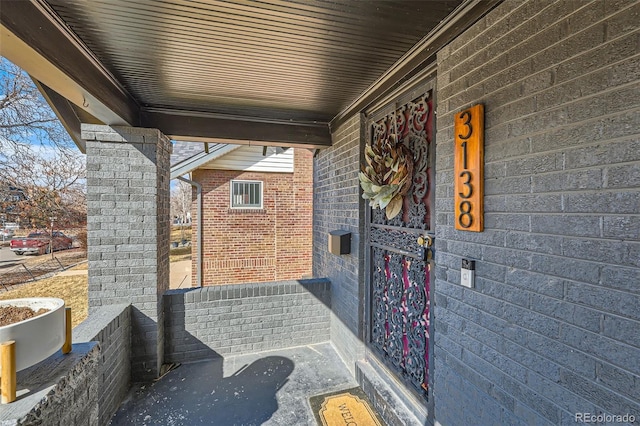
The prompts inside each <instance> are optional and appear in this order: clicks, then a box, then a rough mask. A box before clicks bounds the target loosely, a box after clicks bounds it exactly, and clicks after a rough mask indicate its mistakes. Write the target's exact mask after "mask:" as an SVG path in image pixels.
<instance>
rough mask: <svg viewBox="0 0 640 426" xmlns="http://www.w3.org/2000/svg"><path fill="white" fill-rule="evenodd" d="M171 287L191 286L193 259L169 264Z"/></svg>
mask: <svg viewBox="0 0 640 426" xmlns="http://www.w3.org/2000/svg"><path fill="white" fill-rule="evenodd" d="M169 268H170V276H169V288H170V289H174V288H188V287H191V259H189V260H181V261H179V262H172V263H170V264H169Z"/></svg>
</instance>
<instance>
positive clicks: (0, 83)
mask: <svg viewBox="0 0 640 426" xmlns="http://www.w3.org/2000/svg"><path fill="white" fill-rule="evenodd" d="M26 141H29V142H31V143H34V142H36V143H40V144H44V145H57V146H62V147H71V146H72V143H71V140H70V138H69V136H68V134H67V133H66V131H65V130H64V127H62V125H61V124H60V122H59V121H58V119H57V117H56V115H55V114H54V113H53V111H52V110H51V108H50V107H49V105H48V104H47V102H46V101H45V99H44V98H43V97H42V95H41V94H40V92H39V91H38V89H37V88H36V86H35V84H34V83H33V81H32V80H31V77H29V75H28V74H27V73H25V72H24V71H23V70H22V69H21V68H19V67H17V66H16V65H14V64H12V63H11V62H9V61H8V60H7V59H6V58H4V57H3V58H1V59H0V152H5V151H6V149H7V148H8V147H10V146H12V147H13V148H17V145H18V144H20V143H22V142H26Z"/></svg>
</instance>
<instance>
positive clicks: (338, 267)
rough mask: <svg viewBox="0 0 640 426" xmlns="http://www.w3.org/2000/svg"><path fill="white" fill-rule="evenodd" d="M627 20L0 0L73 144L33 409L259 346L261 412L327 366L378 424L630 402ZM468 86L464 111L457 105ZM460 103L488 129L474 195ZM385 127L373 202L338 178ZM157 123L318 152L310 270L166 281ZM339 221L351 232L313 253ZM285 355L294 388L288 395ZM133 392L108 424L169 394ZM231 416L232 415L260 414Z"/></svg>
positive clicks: (472, 2)
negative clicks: (71, 277)
mask: <svg viewBox="0 0 640 426" xmlns="http://www.w3.org/2000/svg"><path fill="white" fill-rule="evenodd" d="M638 13H639V12H638V3H637V2H631V1H629V2H607V1H604V0H596V1H594V2H589V3H582V2H564V1H562V0H558V1H537V0H522V1H517V2H516V1H513V2H512V1H498V0H496V1H476V0H455V1H425V2H420V1H387V2H365V1H363V2H352V1H347V0H345V1H333V2H324V1H284V2H281V1H275V0H274V1H265V2H254V1H241V0H238V1H217V0H209V1H201V2H183V1H166V2H131V1H116V0H113V1H107V2H83V1H58V0H47V1H45V0H30V1H23V2H4V3H3V4H2V9H1V10H0V23H1V24H2V25H1V26H0V31H1V33H0V35H1V37H2V38H1V44H0V47H1V50H2V54H3V55H4V56H6V57H7V58H8V59H10V60H11V61H12V62H14V63H16V64H17V65H19V66H20V67H22V68H23V69H25V70H26V71H27V72H28V73H29V74H30V75H31V76H32V78H33V79H34V81H35V82H36V84H37V85H38V86H39V88H40V90H41V92H42V93H43V95H44V96H45V97H46V99H47V100H48V101H49V103H50V104H51V105H52V107H53V108H54V110H55V111H56V113H57V115H58V116H59V117H60V119H61V120H62V122H63V123H64V125H65V127H66V129H67V130H68V132H69V134H70V135H71V137H72V138H73V139H74V141H75V142H76V144H77V145H78V147H79V148H80V149H81V150H83V151H84V152H86V153H87V170H88V176H87V185H88V193H87V200H88V212H89V213H88V242H89V251H88V258H89V272H88V275H89V305H90V317H89V319H88V320H87V321H86V322H85V323H83V324H82V325H81V326H80V327H79V328H78V329H77V330H76V331H75V332H74V341H75V342H76V343H77V345H78V346H77V348H78V350H77V351H76V355H74V356H76V357H77V359H79V360H80V361H79V364H74V367H72V371H76V372H78V374H77V376H76V379H77V380H76V381H75V382H73V383H74V385H73V386H71V387H72V388H73V389H72V391H70V390H69V387H66V388H65V387H64V386H63V387H62V388H60V393H59V395H60V398H58V399H56V398H53V397H51V399H50V401H52V403H51V404H49V405H48V407H49V408H47V407H45V406H43V405H38V410H40V411H38V412H39V413H40V415H41V416H42V417H43V419H44V420H45V421H49V422H51V423H55V422H57V421H58V420H59V418H60V417H59V411H56V410H59V408H56V407H59V406H64V405H65V404H69V399H71V400H73V403H72V404H74V406H77V407H79V408H78V409H76V410H75V411H74V413H75V414H74V415H75V416H76V417H70V420H69V421H70V422H71V423H73V422H76V423H85V422H87V423H89V424H106V423H107V422H108V420H109V419H111V418H112V415H113V414H114V413H116V411H118V408H119V407H120V405H121V402H122V401H123V399H124V397H125V395H127V393H128V392H129V389H130V386H131V384H132V383H143V382H147V383H149V382H151V381H153V380H155V379H157V378H159V377H161V376H164V377H163V379H161V381H160V382H157V383H156V387H155V388H153V389H152V390H151V391H150V393H149V394H148V395H147V396H146V397H143V398H142V399H139V400H138V403H139V404H141V405H137V407H138V408H139V407H141V406H145V404H149V401H151V400H154V398H155V397H154V395H156V396H159V395H160V394H154V392H155V390H158V391H160V390H161V389H163V386H168V391H169V393H171V392H173V390H172V389H173V387H172V386H173V385H171V383H175V381H176V380H181V379H182V377H181V378H180V379H178V377H180V369H177V370H172V371H169V372H168V373H167V371H168V370H171V366H172V365H175V364H177V363H183V364H184V366H185V367H187V365H186V363H191V362H198V363H197V364H196V363H194V364H189V366H188V367H187V368H184V369H183V370H182V371H185V372H186V371H191V372H192V373H193V375H192V376H191V377H197V378H200V379H202V380H203V383H200V384H207V383H208V384H210V385H211V384H213V383H214V382H215V383H216V384H215V385H214V387H215V386H218V384H219V385H220V386H223V385H224V384H225V383H227V382H229V381H230V380H231V379H230V378H231V377H235V376H239V375H241V374H240V373H241V371H240V370H238V369H237V368H235V367H236V366H238V365H240V364H242V365H245V364H247V365H249V366H252V365H253V366H255V365H258V366H259V365H262V367H264V366H265V365H267V364H269V363H270V362H272V361H273V362H275V363H276V364H277V365H278V366H279V367H274V368H272V371H274V372H275V373H274V374H275V375H276V376H278V377H275V379H274V380H273V381H271V382H268V383H266V382H265V383H263V385H264V389H263V390H267V391H268V390H269V389H271V390H272V391H274V392H272V393H273V394H274V395H276V405H277V406H278V409H277V410H275V411H274V410H273V407H272V406H273V404H274V400H273V399H272V398H271V396H272V395H271V393H269V392H267V393H266V394H264V395H263V396H264V397H265V398H266V399H265V400H264V401H263V402H264V403H265V404H266V405H268V406H269V405H270V406H271V408H269V407H267V408H266V409H265V410H266V411H264V412H265V413H266V412H270V413H271V414H272V416H275V417H269V419H271V420H269V419H267V418H266V417H265V418H264V419H262V417H261V418H260V419H256V420H255V423H257V424H260V423H263V422H267V421H272V422H273V424H278V423H277V422H279V421H280V420H282V421H289V419H290V417H289V414H288V413H287V412H286V411H280V410H281V409H285V410H286V407H287V404H289V403H291V404H292V406H296V407H298V406H302V405H304V404H307V397H308V396H312V394H313V393H314V392H316V391H318V392H319V393H322V392H325V391H326V392H332V391H336V390H340V388H342V386H344V388H347V387H355V386H359V387H360V388H361V389H362V390H364V392H365V394H366V395H367V397H368V398H369V400H370V401H371V404H372V406H373V408H374V410H375V411H377V412H378V414H379V415H380V416H381V418H382V419H383V421H384V422H386V423H388V424H407V425H408V424H420V425H425V424H443V425H456V424H482V425H484V424H487V425H489V424H569V423H573V422H575V421H577V420H576V418H575V416H574V414H575V413H608V414H611V415H617V414H620V415H624V414H625V413H626V414H632V415H638V416H640V393H639V390H638V389H639V384H640V370H638V364H637V362H636V361H637V359H638V356H639V354H640V342H639V341H638V339H637V333H635V334H634V332H633V330H636V329H637V326H638V325H640V317H639V316H638V312H640V311H639V310H638V309H636V307H637V306H640V298H639V297H640V296H639V295H638V290H637V283H638V282H640V281H639V280H640V264H639V263H638V258H639V257H638V253H640V245H639V244H640V243H639V242H638V236H639V235H640V234H639V233H638V232H639V228H638V223H639V222H638V220H639V216H638V215H639V212H640V204H639V202H638V200H639V195H640V190H639V188H640V182H639V181H638V179H637V176H638V167H640V157H638V154H637V153H638V152H640V150H639V149H638V134H639V133H638V129H640V123H639V122H638V117H639V116H640V114H638V112H639V111H640V110H639V106H638V103H637V96H635V95H636V94H637V91H638V71H637V70H638V69H640V68H639V67H638V63H639V59H638V58H639V56H638V53H639V52H638V44H637V36H638V26H637V15H638ZM634 19H636V20H634ZM478 104H482V105H484V111H485V113H486V115H485V116H484V117H483V118H484V119H483V120H482V125H481V126H478V125H477V122H475V121H474V122H473V124H472V122H471V116H470V115H469V117H468V118H469V119H468V120H467V121H466V122H464V115H463V116H460V114H461V111H463V112H466V111H468V110H469V108H470V107H472V106H474V105H478ZM474 111H475V110H474ZM409 118H410V119H411V120H412V121H411V124H412V125H413V127H412V128H411V129H410V130H406V131H405V130H403V129H408V127H409V125H408V124H407V123H408V122H409V120H408V119H409ZM456 122H462V123H463V125H465V126H467V127H466V129H467V130H468V135H471V133H472V132H473V131H475V130H478V129H479V128H482V132H483V133H482V134H483V137H484V145H483V147H484V148H482V149H483V150H484V151H482V152H483V155H484V157H482V156H481V157H480V158H481V165H482V168H481V170H483V172H484V176H483V175H482V173H481V174H480V181H479V182H478V187H473V188H472V187H471V186H466V187H465V186H463V187H462V188H467V191H462V190H461V189H460V187H459V186H454V181H456V180H459V179H458V178H460V176H462V177H464V176H465V175H460V176H458V175H457V174H456V173H455V172H454V171H457V168H458V167H459V164H458V162H459V160H458V158H457V156H458V153H459V152H460V148H459V147H460V146H461V145H460V144H459V143H458V142H459V141H460V138H461V137H462V136H460V132H459V131H458V130H459V129H458V128H456V127H455V124H454V123H456ZM403 126H404V127H403ZM474 126H475V127H474ZM399 129H400V130H399ZM473 129H475V130H473ZM382 134H383V135H387V136H385V138H384V140H385V141H387V142H388V141H393V143H394V144H396V145H394V146H395V147H396V148H397V149H398V150H401V151H403V152H405V151H404V150H408V151H407V152H409V154H406V157H407V158H409V159H411V162H412V167H413V168H410V170H411V171H412V173H413V175H412V176H411V178H410V179H409V183H410V185H408V187H409V186H410V189H408V191H407V192H406V194H402V196H403V197H404V198H402V197H401V199H397V200H396V201H397V202H396V203H395V206H394V208H395V210H396V212H395V213H396V214H395V215H386V216H385V212H384V211H383V210H374V209H371V208H370V207H369V206H368V204H367V202H366V201H365V200H363V199H362V196H361V195H362V190H361V185H360V180H359V177H358V173H359V171H360V167H361V165H362V164H365V163H366V153H367V151H366V150H365V145H367V144H369V145H371V144H373V143H374V142H375V141H376V140H377V139H376V138H377V137H379V135H382ZM463 139H465V138H463ZM172 140H181V141H190V142H198V143H233V144H248V145H260V146H277V147H297V148H307V149H310V150H313V151H314V153H315V156H314V158H315V159H314V199H313V204H314V206H313V241H312V244H313V275H314V278H313V279H310V280H297V281H284V282H283V281H280V282H273V283H260V284H241V285H222V286H211V287H207V286H206V283H204V284H205V286H204V287H202V288H195V289H187V290H169V288H168V280H169V263H168V256H169V243H170V242H169V181H170V175H169V169H170V165H169V156H170V154H171V150H172V143H171V141H172ZM400 146H403V148H400ZM465 147H466V145H465ZM454 148H455V149H454ZM465 152H466V151H465ZM403 155H404V154H403ZM465 155H466V154H465ZM394 158H395V157H394ZM465 158H466V157H465ZM408 161H409V160H407V162H408ZM464 164H465V166H464V167H465V169H466V160H465V163H464ZM474 173H476V170H474ZM466 176H469V180H467V181H466V182H464V181H463V182H458V183H456V185H470V182H471V174H469V175H466ZM363 188H364V187H363ZM478 189H480V192H478ZM482 191H484V192H482ZM465 192H466V193H467V195H468V197H471V195H472V194H473V195H474V196H476V195H477V194H478V193H480V194H482V195H480V199H479V201H478V202H479V203H480V204H479V205H480V207H481V208H483V209H484V210H483V214H484V216H480V217H477V216H474V217H475V218H476V219H474V220H479V221H481V222H482V225H483V227H482V226H481V227H479V228H476V229H475V230H476V231H479V232H469V230H468V229H461V228H460V226H458V225H459V222H460V220H461V219H460V217H461V216H464V215H465V214H470V212H471V210H470V209H471V207H465V208H467V210H461V207H460V205H458V204H457V203H458V198H457V197H458V196H459V194H460V193H462V194H464V193H465ZM418 194H419V195H418ZM395 195H397V194H395ZM394 198H395V197H394ZM454 200H456V201H455V202H454ZM462 202H463V203H464V202H465V201H462ZM454 203H455V205H454ZM385 205H387V204H385ZM465 206H466V205H465ZM469 206H471V204H469ZM474 206H475V207H477V204H474ZM475 207H474V208H475ZM389 210H390V209H389ZM474 213H475V210H474ZM464 217H465V218H466V216H464ZM462 223H463V225H464V224H466V225H468V226H470V225H471V224H472V220H471V219H465V221H463V222H462ZM474 226H475V223H474ZM462 228H465V226H462ZM333 231H341V233H342V234H350V240H349V241H348V243H347V245H346V247H340V249H339V250H337V251H336V250H333V249H329V248H328V247H327V245H328V244H327V243H328V238H329V235H330V234H331V233H332V232H333ZM416 237H418V238H416ZM434 239H435V244H433V245H431V243H432V242H433V241H434ZM427 240H428V242H429V243H427V242H426V241H427ZM603 248H606V249H604V250H603ZM198 255H202V254H200V253H199V254H198ZM471 261H473V262H475V263H470V262H471ZM461 263H462V265H463V267H461ZM466 265H474V266H473V267H471V266H467V268H471V269H467V268H464V266H466ZM474 268H475V269H474ZM463 269H465V270H466V272H464V271H463ZM469 271H473V272H471V273H472V274H473V277H474V280H472V281H471V282H469V281H468V280H466V281H464V282H463V280H462V275H463V274H464V273H469ZM467 278H468V277H467ZM92 342H94V343H92ZM95 342H99V343H98V344H96V343H95ZM296 348H297V349H296ZM262 354H265V355H264V357H263V356H262ZM296 357H299V358H298V359H299V360H300V366H301V368H300V370H296V368H297V367H296V366H294V365H291V364H289V363H288V361H286V359H288V360H292V359H296ZM74 359H75V358H74ZM261 360H262V361H261ZM256 363H258V364H256ZM261 363H262V364H261ZM265 363H266V364H265ZM63 364H64V362H60V363H59V365H63ZM294 364H295V363H294ZM79 365H85V366H89V367H90V368H84V369H83V368H81V367H78V366H79ZM269 365H271V364H269ZM271 367H273V366H271ZM271 367H269V366H267V370H268V368H271ZM181 368H182V367H181ZM201 368H202V369H204V370H206V371H207V373H206V374H205V373H202V371H201V370H199V369H201ZM73 369H75V370H73ZM204 370H203V371H204ZM267 370H264V369H263V370H261V372H264V371H267ZM81 371H82V372H81ZM243 371H246V370H243ZM292 371H293V373H291V372H292ZM85 373H86V374H85ZM165 373H167V374H166V375H165ZM234 373H236V374H235V376H234V375H233V374H234ZM285 373H291V374H293V375H292V376H291V377H294V376H295V377H297V378H298V379H299V380H300V382H299V383H305V384H304V385H298V384H296V385H294V384H293V382H290V383H288V384H287V385H286V386H289V387H288V388H286V389H289V391H290V392H300V393H301V394H303V395H304V397H303V398H300V399H297V400H296V401H293V400H287V399H286V398H287V397H285V396H284V393H283V392H282V391H283V390H286V389H285V388H284V387H282V386H285V384H284V381H285V380H288V379H289V376H287V377H285V375H286V374H285ZM298 373H300V374H301V375H297V374H298ZM81 377H82V380H80V378H81ZM203 377H204V379H203ZM329 377H331V378H332V379H331V383H329V382H328V381H327V380H328V378H329ZM313 379H316V383H311V381H312V380H313ZM233 380H235V379H233ZM238 380H240V379H238ZM209 381H210V382H211V383H209ZM79 383H83V384H79ZM337 383H338V384H339V385H337ZM98 384H99V385H98ZM85 385H86V389H85V388H84V387H83V386H85ZM56 386H58V387H59V384H58V385H56ZM175 386H176V390H184V391H189V392H195V393H197V394H198V395H197V398H195V399H194V400H189V401H184V400H178V399H174V401H175V402H177V404H178V405H179V406H180V405H181V406H183V407H184V405H183V404H187V403H188V404H192V403H195V404H196V406H197V404H199V403H200V404H210V406H209V407H208V408H207V410H211V409H213V408H215V407H216V405H215V404H213V403H211V401H213V400H214V399H215V398H214V399H210V398H209V397H207V396H206V395H203V389H201V388H198V384H196V383H194V388H193V389H190V387H189V386H183V385H182V384H180V385H179V386H178V385H177V384H176V385H175ZM229 386H231V387H228V388H225V389H231V388H233V386H235V384H231V385H229ZM269 386H270V387H269ZM298 386H302V387H298ZM320 388H323V389H320ZM56 389H58V388H56ZM65 389H66V390H65ZM76 389H82V391H77V392H76V391H75V390H76ZM207 389H208V388H207ZM216 389H217V388H216ZM220 389H222V388H220ZM593 389H595V391H594V390H593ZM165 390H167V389H165ZM289 391H287V392H289ZM65 392H66V393H65ZM223 392H226V390H224V391H223ZM65 395H66V396H65ZM78 395H81V396H82V397H78ZM149 395H150V396H149ZM210 397H213V395H211V394H210ZM74 398H75V399H74ZM144 398H150V399H144ZM168 398H169V397H168ZM280 398H285V399H280ZM240 399H241V398H240ZM240 399H239V400H240ZM239 400H238V401H239ZM261 403H262V402H261ZM56 404H57V405H56ZM134 406H135V404H134V405H126V406H124V407H123V409H122V410H121V411H119V412H118V414H117V415H116V417H115V419H116V421H120V422H123V423H126V422H127V421H132V422H135V421H140V422H142V423H141V424H143V423H144V422H145V421H147V420H148V421H149V423H150V424H153V422H155V421H156V420H157V419H156V418H154V416H156V415H158V416H168V415H169V414H168V413H171V415H174V414H177V413H179V412H180V410H181V408H175V409H174V408H171V407H169V408H167V409H166V410H164V409H160V410H158V411H154V414H153V415H152V414H148V415H149V416H151V418H150V419H147V420H145V418H146V415H147V414H145V415H144V416H143V418H142V419H139V418H138V417H136V416H138V415H140V414H141V413H142V412H141V411H136V410H137V409H135V408H132V407H134ZM127 407H128V408H127ZM45 408H46V409H45ZM237 408H238V410H242V406H241V405H238V406H237ZM47 409H51V411H47ZM194 410H196V411H197V410H198V409H197V408H194ZM156 413H157V414H156ZM227 414H229V413H227ZM244 414H245V413H240V412H235V413H232V414H230V416H231V417H229V418H228V419H229V422H231V423H230V424H233V422H246V423H248V424H252V423H251V420H248V419H245V418H244V417H242V416H243V415H244ZM199 415H200V414H199ZM201 415H202V416H205V418H208V416H210V415H211V416H215V415H216V413H214V412H213V411H203V412H201ZM234 416H235V417H234ZM278 416H280V417H278ZM234 419H235V420H234ZM237 419H241V420H237ZM261 419H262V420H261ZM276 419H280V420H276ZM305 419H307V418H306V417H305ZM307 420H308V419H307ZM181 421H182V420H180V419H177V420H176V422H177V424H181ZM212 421H215V419H212ZM309 421H311V420H309ZM185 424H186V423H185ZM212 424H215V423H212Z"/></svg>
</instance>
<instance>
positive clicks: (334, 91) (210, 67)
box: [47, 0, 461, 123]
mask: <svg viewBox="0 0 640 426" xmlns="http://www.w3.org/2000/svg"><path fill="white" fill-rule="evenodd" d="M460 2H461V1H457V0H456V1H353V0H336V1H317V0H300V1H280V0H265V1H250V0H230V1H219V0H208V1H188V0H167V1H163V0H139V1H131V0H105V1H97V0H92V1H90V2H87V1H85V0H49V1H47V3H48V4H49V5H50V6H51V8H52V9H53V11H55V13H56V14H57V15H59V17H60V18H61V19H62V20H63V21H64V23H65V24H66V25H67V26H68V27H69V28H70V29H71V31H72V32H73V33H75V35H77V36H78V38H79V39H80V40H81V42H82V43H84V44H85V45H86V46H87V47H88V48H89V50H90V51H91V53H92V54H93V55H95V57H96V58H97V59H98V60H99V61H100V63H101V64H102V65H103V66H104V67H105V68H106V69H107V70H108V71H109V72H110V73H111V74H112V75H113V76H114V77H115V78H116V79H117V80H118V81H119V82H120V83H121V84H122V86H123V87H124V88H125V90H126V91H128V92H129V93H130V94H131V95H132V97H133V98H134V99H135V100H136V102H137V103H138V104H139V105H140V106H142V107H143V108H149V109H150V110H154V111H158V110H162V109H167V110H172V111H175V110H180V111H199V112H205V113H216V114H225V115H235V116H242V117H254V118H265V119H277V120H291V121H296V122H323V123H326V122H328V121H329V120H331V119H332V118H333V117H335V116H336V115H337V114H338V113H339V112H340V111H342V110H344V109H345V108H346V107H347V106H348V105H349V104H350V103H351V102H353V100H354V99H356V98H357V96H358V95H359V94H361V93H362V92H363V91H364V90H366V89H367V88H368V87H369V86H370V85H371V84H372V83H373V82H374V81H375V80H376V79H378V78H379V77H380V76H381V75H382V74H383V73H384V72H385V71H386V70H387V69H389V67H391V66H392V65H393V64H394V63H395V62H396V61H398V60H399V59H400V58H401V57H402V56H403V55H404V54H405V53H406V52H407V51H408V50H409V49H410V48H411V47H412V46H413V45H415V44H416V43H417V42H418V41H420V40H421V39H422V38H423V37H424V36H425V35H426V34H427V33H428V32H429V31H430V30H431V29H432V28H434V27H435V26H436V25H437V24H438V23H439V22H440V21H441V20H442V19H444V18H445V17H446V16H447V15H449V14H450V13H451V12H452V11H453V10H454V9H455V7H456V6H457V5H458V4H460Z"/></svg>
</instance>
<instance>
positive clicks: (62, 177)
mask: <svg viewBox="0 0 640 426" xmlns="http://www.w3.org/2000/svg"><path fill="white" fill-rule="evenodd" d="M12 154H13V155H12V158H13V167H12V168H11V169H9V170H6V171H5V174H7V175H8V176H9V177H10V181H11V182H15V183H16V185H17V186H18V187H20V188H21V190H22V191H23V193H24V194H25V197H24V198H23V199H21V200H19V201H18V202H17V203H15V207H17V212H15V214H17V215H18V216H19V217H20V219H21V220H20V222H21V223H25V224H28V225H30V226H31V227H33V228H52V227H53V226H54V225H53V224H54V223H55V225H56V226H57V227H70V226H76V225H79V224H83V223H84V222H85V221H86V213H87V210H86V197H85V193H86V191H85V189H86V188H85V176H86V172H85V161H84V158H83V156H81V155H80V154H79V153H75V152H73V151H71V150H65V149H61V148H56V149H47V150H41V149H40V150H39V149H34V148H33V147H31V148H30V149H29V148H25V147H22V146H20V147H18V149H16V150H15V151H13V153H12ZM51 231H52V232H53V229H51Z"/></svg>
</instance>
